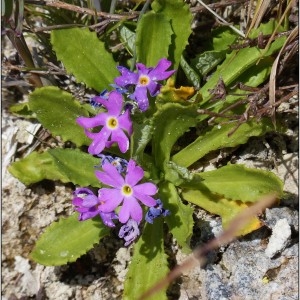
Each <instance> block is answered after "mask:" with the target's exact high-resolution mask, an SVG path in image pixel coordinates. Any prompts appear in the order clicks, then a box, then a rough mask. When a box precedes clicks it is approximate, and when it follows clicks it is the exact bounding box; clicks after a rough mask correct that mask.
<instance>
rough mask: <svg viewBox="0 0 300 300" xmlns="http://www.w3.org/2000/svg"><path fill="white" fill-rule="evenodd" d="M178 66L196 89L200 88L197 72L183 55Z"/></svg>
mask: <svg viewBox="0 0 300 300" xmlns="http://www.w3.org/2000/svg"><path fill="white" fill-rule="evenodd" d="M180 66H181V68H182V70H183V72H184V74H185V76H186V77H187V79H188V80H189V81H190V82H191V83H192V84H193V86H194V87H195V88H197V89H199V88H200V76H199V75H198V74H197V72H196V71H195V70H194V69H193V68H192V67H191V66H190V65H189V64H188V63H187V61H186V60H185V59H184V57H183V56H181V59H180Z"/></svg>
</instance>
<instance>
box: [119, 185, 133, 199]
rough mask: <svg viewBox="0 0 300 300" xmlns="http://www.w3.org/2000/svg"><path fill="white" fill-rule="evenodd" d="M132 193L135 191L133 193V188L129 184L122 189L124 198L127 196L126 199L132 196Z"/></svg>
mask: <svg viewBox="0 0 300 300" xmlns="http://www.w3.org/2000/svg"><path fill="white" fill-rule="evenodd" d="M132 192H133V191H132V188H131V186H130V185H128V184H125V185H123V187H122V194H123V195H124V196H126V197H128V196H131V195H132Z"/></svg>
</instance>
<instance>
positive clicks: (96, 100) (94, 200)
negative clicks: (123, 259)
mask: <svg viewBox="0 0 300 300" xmlns="http://www.w3.org/2000/svg"><path fill="white" fill-rule="evenodd" d="M191 21H192V15H191V13H190V10H189V7H188V5H187V4H184V2H183V1H181V0H155V1H153V2H152V4H151V7H150V8H149V10H148V11H147V12H145V13H144V14H141V15H140V18H139V20H138V22H137V23H134V22H133V21H128V20H127V21H126V20H122V21H121V22H116V24H115V27H114V30H115V31H116V32H117V34H118V38H119V40H120V41H121V42H122V43H123V45H124V49H126V51H127V55H128V57H129V58H130V57H131V58H130V59H128V60H127V61H125V62H122V64H119V63H118V62H116V61H115V57H114V55H113V53H111V51H110V50H109V48H108V47H106V45H105V43H106V42H107V40H105V36H103V35H102V36H100V37H99V36H98V35H97V34H96V33H95V32H93V31H91V30H89V29H87V28H81V27H78V28H67V29H57V30H52V31H51V45H52V47H53V50H54V52H55V54H56V57H57V59H58V60H60V61H61V62H62V63H63V65H64V67H65V68H66V70H67V72H68V73H69V74H72V75H74V77H75V78H76V80H77V81H78V82H82V83H84V84H85V85H86V87H88V88H90V89H91V90H92V91H94V95H92V96H91V99H90V101H82V100H79V99H76V97H75V96H74V95H72V94H70V93H68V92H66V91H63V90H62V89H60V88H59V87H55V86H45V87H41V88H37V89H35V90H34V91H33V92H32V93H31V94H30V97H29V101H28V103H23V104H22V105H21V106H22V107H20V105H18V106H15V107H12V109H11V110H12V111H13V112H15V113H19V114H22V111H24V109H25V108H26V111H27V113H29V114H30V117H31V118H35V119H36V120H38V122H40V123H41V124H42V125H43V126H44V127H45V128H46V129H48V130H49V131H50V132H51V134H52V135H53V136H59V137H60V138H61V140H62V141H63V142H71V145H72V147H71V148H63V147H62V148H60V147H57V148H53V149H48V150H45V151H44V152H40V151H39V152H37V151H34V152H32V153H31V154H30V155H28V156H27V157H25V158H23V159H20V160H19V161H17V162H14V163H13V164H12V165H11V166H10V169H9V171H10V172H11V173H12V174H13V175H14V176H15V177H17V178H18V179H19V180H20V181H22V182H23V183H25V184H27V185H30V184H32V183H36V182H38V181H41V180H43V179H48V180H60V181H61V182H63V183H67V182H71V183H73V184H74V193H73V199H70V202H72V204H73V208H74V209H73V210H74V213H73V214H72V215H71V216H69V217H67V218H61V219H60V220H59V221H58V222H54V223H53V224H52V225H51V226H50V227H49V228H47V229H46V230H45V232H44V233H43V234H42V235H41V236H40V238H39V240H38V241H37V242H36V245H35V248H34V250H33V251H32V253H31V258H32V259H33V260H34V261H36V262H37V263H40V264H43V265H53V266H56V265H63V264H67V263H69V262H74V261H76V259H78V258H79V257H80V256H81V255H83V254H85V253H86V252H87V251H89V250H90V249H91V248H93V245H94V244H96V243H101V240H102V238H103V237H104V236H107V235H109V234H110V232H111V230H117V232H118V236H119V238H120V239H122V240H124V246H125V247H133V256H132V260H131V264H130V266H129V270H128V273H127V279H126V282H125V285H124V294H123V295H124V299H137V298H138V296H139V295H141V294H142V293H143V292H144V291H145V290H146V289H147V288H149V287H150V286H151V285H152V284H153V283H154V282H156V281H157V280H158V279H159V278H161V277H163V276H165V274H166V273H167V272H168V262H167V255H166V254H165V251H164V237H165V234H170V233H171V234H172V236H173V238H174V239H175V240H176V242H177V243H178V245H179V247H180V248H181V249H182V251H184V252H186V253H189V252H190V251H191V245H190V239H191V236H192V232H193V224H194V221H193V212H194V210H195V209H197V207H201V208H203V209H205V210H206V211H208V212H210V213H212V214H216V215H219V216H221V218H222V222H223V226H224V228H226V226H227V224H228V223H229V222H230V221H231V220H232V218H234V217H235V216H236V215H237V214H238V213H239V212H240V211H242V210H243V209H244V208H245V207H247V206H249V205H250V204H251V203H254V202H256V201H258V199H259V198H260V197H262V196H264V195H268V194H270V193H276V194H277V195H278V197H279V198H280V196H281V195H282V192H283V190H282V189H283V184H282V182H281V181H280V180H279V178H277V177H276V176H275V175H274V174H273V173H271V172H268V171H264V170H257V169H250V168H247V167H245V166H244V165H236V164H230V163H228V164H227V165H223V166H221V167H219V168H217V169H214V170H210V171H203V166H204V163H205V157H206V155H207V154H209V153H210V154H212V153H215V152H216V151H217V150H219V149H225V148H232V147H237V146H239V145H241V144H245V143H246V142H247V141H248V140H249V138H250V137H255V136H262V135H264V134H266V133H267V132H270V131H274V130H275V127H274V124H275V123H274V122H272V118H271V117H272V112H271V111H272V109H273V108H272V106H268V105H269V104H270V103H268V100H266V99H259V100H257V101H256V100H253V99H252V98H251V99H252V100H251V99H250V96H251V95H250V94H249V89H248V90H247V89H242V88H241V86H240V85H239V83H243V85H244V86H247V87H251V88H256V87H258V86H259V85H261V84H263V83H264V82H265V81H266V80H267V79H268V78H269V76H270V72H271V68H272V65H273V63H274V57H275V56H276V55H277V53H278V52H279V50H280V49H281V48H282V47H283V46H284V43H285V41H286V36H284V35H283V36H278V37H276V39H274V40H272V41H271V43H270V44H269V45H268V47H266V48H263V49H261V48H259V46H258V45H256V44H247V45H246V46H245V45H244V44H243V41H242V39H241V38H240V36H239V34H238V33H236V31H234V30H232V29H231V28H229V27H224V26H221V27H219V28H217V29H215V30H214V31H213V32H212V33H211V34H212V43H210V44H209V45H207V46H206V47H205V49H204V51H203V52H202V53H201V54H199V55H197V56H196V57H194V58H193V59H192V60H188V59H187V57H186V52H185V51H184V50H185V48H186V46H187V45H188V38H189V36H190V35H191V32H192V31H191ZM274 30H277V32H280V31H284V27H282V26H281V24H278V23H277V22H276V21H275V20H270V21H269V22H268V23H265V24H264V23H262V24H261V25H260V27H259V28H256V29H253V30H250V31H249V34H248V38H249V39H252V40H253V41H255V40H256V39H257V38H258V37H259V36H261V35H262V36H263V37H264V36H269V35H270V34H272V33H273V31H274ZM231 45H235V46H236V47H232V46H231ZM179 74H180V76H179ZM183 78H184V79H183ZM227 91H230V93H229V92H228V93H227ZM255 101H256V102H255ZM268 107H269V108H268ZM267 108H268V109H267ZM278 126H279V124H277V130H279V128H278ZM201 166H202V167H201ZM204 170H205V169H204ZM49 209H51V207H50V208H49ZM260 226H261V223H260V221H259V219H258V218H254V219H253V220H252V222H251V223H249V224H248V225H247V226H246V227H245V228H244V229H243V230H242V231H241V232H240V234H241V235H244V234H247V233H249V232H251V231H253V230H255V229H257V228H259V227H260ZM145 270H147V272H146V274H145ZM156 299H166V291H165V290H161V291H160V292H159V295H157V298H156Z"/></svg>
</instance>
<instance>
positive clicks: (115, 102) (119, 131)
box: [77, 91, 132, 155]
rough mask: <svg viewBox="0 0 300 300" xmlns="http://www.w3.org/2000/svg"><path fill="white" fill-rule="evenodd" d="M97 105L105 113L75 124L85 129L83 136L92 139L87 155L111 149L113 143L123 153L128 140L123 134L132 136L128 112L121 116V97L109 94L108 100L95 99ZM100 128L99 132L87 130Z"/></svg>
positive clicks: (79, 120) (81, 119)
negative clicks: (101, 106)
mask: <svg viewBox="0 0 300 300" xmlns="http://www.w3.org/2000/svg"><path fill="white" fill-rule="evenodd" d="M97 103H100V104H102V105H103V106H104V107H105V108H106V109H107V112H106V113H105V112H103V113H100V114H99V115H97V116H95V117H92V118H86V117H79V118H77V123H78V124H79V125H80V126H82V127H83V128H85V134H86V135H87V137H89V138H90V139H92V140H93V141H92V143H91V144H90V146H89V149H88V151H89V153H90V154H92V155H97V154H99V153H101V152H102V150H103V149H104V148H105V147H107V148H109V147H111V146H112V144H113V143H117V144H118V146H119V149H120V151H121V152H122V153H125V152H126V151H127V150H128V148H129V139H128V137H127V136H126V134H125V133H124V131H126V132H127V134H128V135H129V136H130V135H131V134H132V122H131V120H130V115H129V111H128V110H126V111H125V112H124V113H123V114H122V113H121V112H122V108H123V96H122V95H121V94H120V93H118V92H115V91H113V92H111V93H110V94H109V98H108V99H104V98H101V97H97ZM98 126H99V127H102V128H101V130H100V131H99V132H90V131H89V129H91V128H94V127H98Z"/></svg>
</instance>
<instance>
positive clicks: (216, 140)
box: [172, 119, 274, 167]
mask: <svg viewBox="0 0 300 300" xmlns="http://www.w3.org/2000/svg"><path fill="white" fill-rule="evenodd" d="M236 126H237V123H236V122H234V123H229V124H226V125H222V126H221V127H220V128H218V127H217V126H215V127H214V128H213V129H212V130H210V131H208V132H207V133H206V134H205V135H203V136H200V137H198V138H197V139H196V140H195V141H194V142H193V143H191V144H189V145H188V146H187V147H185V148H184V149H182V150H181V151H180V152H178V153H177V154H175V155H174V156H173V157H172V160H173V161H174V162H175V163H176V164H178V165H180V166H183V167H189V166H190V165H192V164H193V163H194V162H196V161H197V160H199V159H200V158H202V157H203V156H204V155H205V154H207V153H209V152H210V151H213V150H217V149H222V148H226V147H235V146H237V145H242V144H245V143H246V142H247V141H248V139H249V138H250V137H251V136H260V135H263V134H265V133H266V132H268V131H271V130H273V129H274V128H273V125H272V123H271V121H270V120H268V119H262V120H260V122H256V121H253V120H252V121H248V122H247V123H244V124H242V125H241V126H240V127H239V128H238V129H237V130H236V131H235V132H234V133H233V134H231V135H230V136H228V133H230V131H231V130H233V129H234V128H236Z"/></svg>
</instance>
